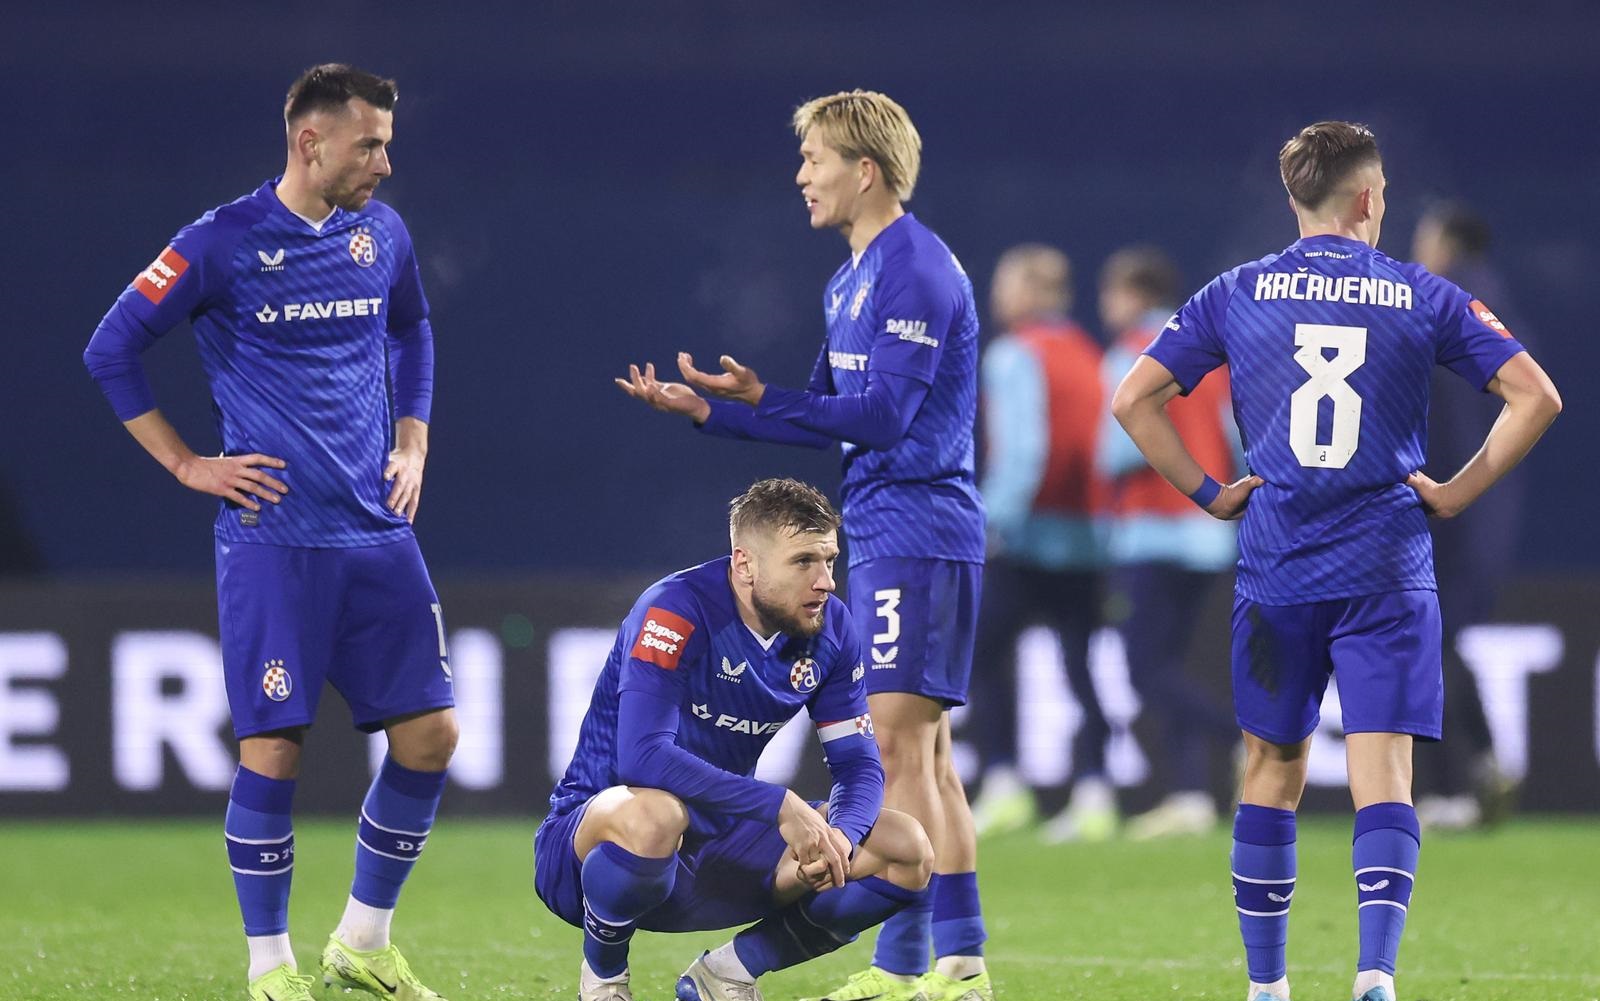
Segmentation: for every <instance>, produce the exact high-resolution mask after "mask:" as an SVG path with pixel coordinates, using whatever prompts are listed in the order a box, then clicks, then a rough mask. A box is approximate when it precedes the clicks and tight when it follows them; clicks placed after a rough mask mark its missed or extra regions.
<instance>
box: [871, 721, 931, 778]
mask: <svg viewBox="0 0 1600 1001" xmlns="http://www.w3.org/2000/svg"><path fill="white" fill-rule="evenodd" d="M878 755H879V757H881V758H882V759H883V767H884V769H885V770H886V771H892V772H894V773H895V774H900V775H904V774H913V773H916V772H927V773H929V774H932V773H933V770H934V761H935V755H934V735H933V734H932V733H931V732H928V731H926V730H924V729H922V728H912V729H908V730H901V729H898V728H896V729H888V728H885V727H879V728H878Z"/></svg>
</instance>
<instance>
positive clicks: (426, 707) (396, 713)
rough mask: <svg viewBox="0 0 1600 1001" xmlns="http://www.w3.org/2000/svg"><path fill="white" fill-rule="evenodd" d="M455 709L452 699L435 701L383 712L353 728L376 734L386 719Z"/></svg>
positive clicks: (357, 723) (361, 721)
mask: <svg viewBox="0 0 1600 1001" xmlns="http://www.w3.org/2000/svg"><path fill="white" fill-rule="evenodd" d="M455 707H456V700H455V699H453V698H452V699H444V700H438V699H435V700H434V701H432V702H426V703H423V704H422V705H419V706H414V707H412V708H410V709H396V710H393V711H390V710H384V712H383V715H381V716H378V717H375V718H367V719H362V720H357V721H356V723H355V728H356V729H357V730H360V731H361V732H362V733H377V732H378V731H379V730H382V729H383V721H384V720H386V719H395V718H397V717H400V716H412V715H415V714H416V713H425V712H430V711H432V710H435V709H454V708H455Z"/></svg>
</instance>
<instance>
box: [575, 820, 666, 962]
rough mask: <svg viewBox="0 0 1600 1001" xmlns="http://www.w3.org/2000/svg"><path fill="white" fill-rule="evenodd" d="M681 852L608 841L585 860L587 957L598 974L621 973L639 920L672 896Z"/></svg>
mask: <svg viewBox="0 0 1600 1001" xmlns="http://www.w3.org/2000/svg"><path fill="white" fill-rule="evenodd" d="M677 876H678V856H677V855H676V854H673V855H669V856H667V857H666V858H643V857H641V856H638V855H635V854H633V853H632V852H630V851H628V850H627V849H625V848H623V847H622V846H621V845H618V844H615V843H613V842H610V841H602V842H600V843H599V844H598V845H595V847H594V849H593V850H592V851H590V852H589V855H588V857H587V858H585V859H584V860H583V958H584V959H586V960H588V962H589V969H591V970H593V971H594V973H595V975H596V976H599V977H601V978H605V979H609V978H611V977H617V976H621V975H622V972H623V971H624V970H626V969H627V968H628V940H629V939H630V938H632V937H633V930H634V928H635V926H636V925H635V922H637V921H638V919H639V918H640V917H641V916H642V915H644V914H645V912H647V911H650V910H652V909H654V908H656V907H659V906H660V905H661V904H663V903H665V902H666V899H667V898H668V897H670V896H672V887H673V884H674V883H675V882H676V881H677Z"/></svg>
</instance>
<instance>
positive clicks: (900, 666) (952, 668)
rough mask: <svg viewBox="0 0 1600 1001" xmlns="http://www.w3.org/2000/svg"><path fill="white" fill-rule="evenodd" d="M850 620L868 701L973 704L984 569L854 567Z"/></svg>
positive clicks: (954, 565)
mask: <svg viewBox="0 0 1600 1001" xmlns="http://www.w3.org/2000/svg"><path fill="white" fill-rule="evenodd" d="M849 588H850V616H851V617H852V618H853V619H855V623H856V629H857V630H858V631H859V632H860V634H861V648H862V652H863V653H865V654H866V662H867V694H868V695H874V694H877V693H878V692H910V693H912V694H913V695H922V696H926V697H927V698H930V699H935V700H937V701H939V702H942V703H944V704H945V705H946V706H959V705H963V704H965V703H966V701H967V681H968V679H969V678H970V677H971V675H972V644H973V640H974V639H975V638H976V636H977V632H978V595H979V592H981V591H982V590H983V565H982V564H981V563H959V562H956V561H954V560H919V559H910V558H907V557H899V556H891V557H885V558H883V559H877V560H869V561H867V562H866V563H862V564H861V565H859V566H853V567H851V568H850V580H849Z"/></svg>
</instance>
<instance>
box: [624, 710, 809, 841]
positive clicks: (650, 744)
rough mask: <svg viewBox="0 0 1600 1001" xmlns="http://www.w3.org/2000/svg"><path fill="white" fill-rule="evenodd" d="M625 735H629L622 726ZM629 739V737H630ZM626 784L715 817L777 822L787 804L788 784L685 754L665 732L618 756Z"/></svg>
mask: <svg viewBox="0 0 1600 1001" xmlns="http://www.w3.org/2000/svg"><path fill="white" fill-rule="evenodd" d="M618 732H619V733H623V734H626V733H627V732H628V731H627V730H626V729H623V728H621V727H620V726H619V730H618ZM624 739H626V738H624ZM617 778H618V779H620V780H621V781H622V782H623V784H625V785H630V786H640V787H643V788H649V789H660V790H662V791H663V792H670V793H671V794H672V795H674V796H676V797H678V798H679V799H681V800H683V801H684V802H685V803H689V804H691V805H693V806H697V807H700V808H701V809H703V810H706V811H708V812H712V813H728V814H733V815H735V816H740V817H750V818H752V819H755V820H774V819H775V818H776V817H777V816H778V809H779V807H781V806H782V805H783V797H784V794H785V793H786V792H787V791H788V790H787V789H785V788H784V787H783V786H780V785H773V784H772V783H771V782H763V781H761V780H760V779H757V778H752V777H750V776H748V775H735V774H734V773H732V772H730V771H727V770H725V769H722V768H718V767H717V766H716V765H713V764H712V763H711V762H709V761H706V760H705V759H704V758H700V757H696V756H695V755H693V754H691V753H689V752H688V751H685V750H684V749H683V748H681V747H679V746H677V745H676V744H674V743H673V742H672V741H671V740H670V739H662V735H661V734H646V735H645V737H644V738H643V739H638V740H635V741H633V742H632V743H631V746H629V748H628V749H627V750H626V751H623V750H621V749H619V751H618V754H617Z"/></svg>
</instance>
